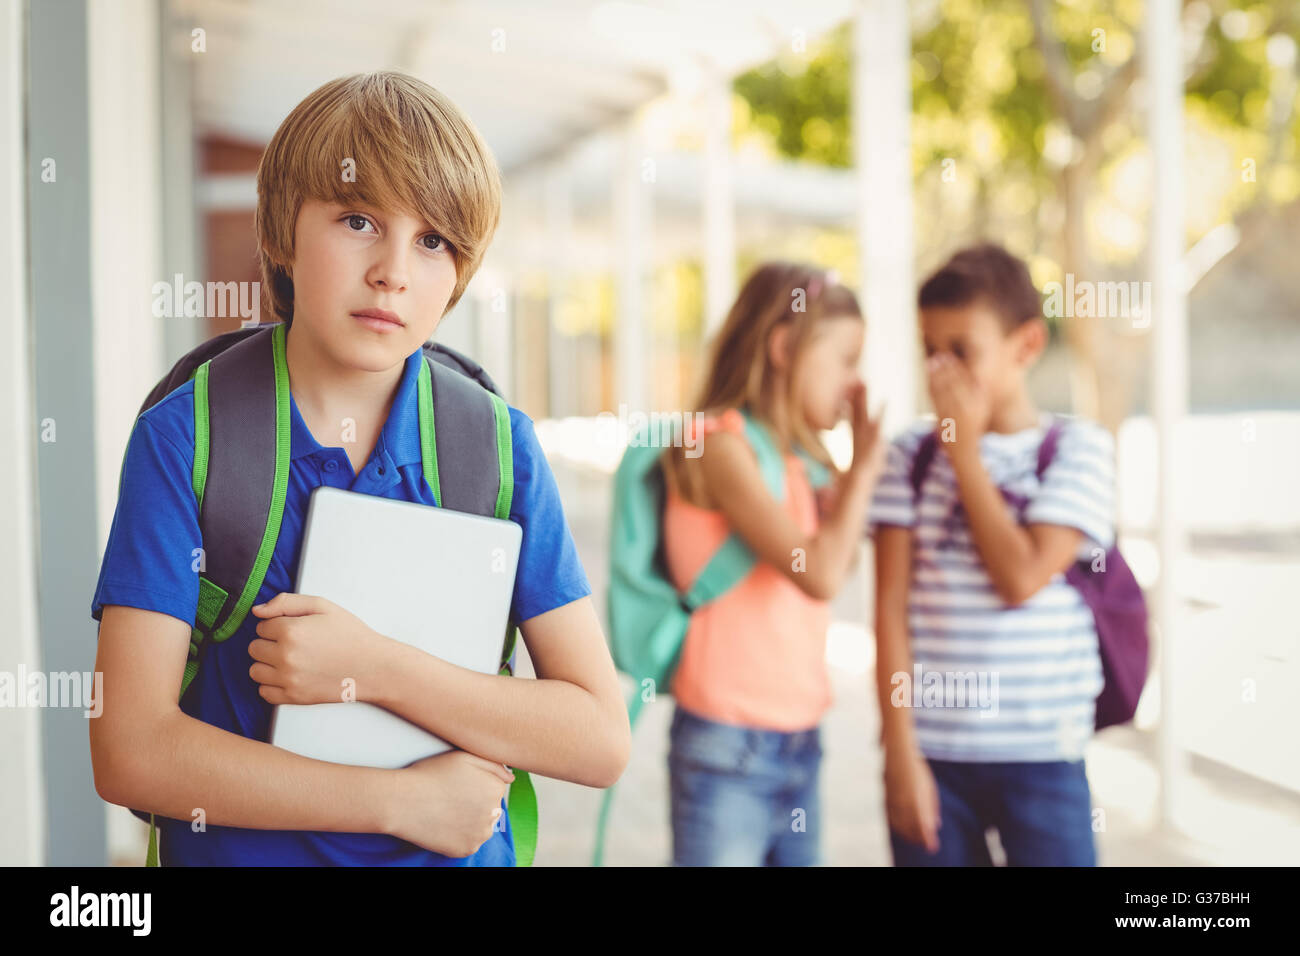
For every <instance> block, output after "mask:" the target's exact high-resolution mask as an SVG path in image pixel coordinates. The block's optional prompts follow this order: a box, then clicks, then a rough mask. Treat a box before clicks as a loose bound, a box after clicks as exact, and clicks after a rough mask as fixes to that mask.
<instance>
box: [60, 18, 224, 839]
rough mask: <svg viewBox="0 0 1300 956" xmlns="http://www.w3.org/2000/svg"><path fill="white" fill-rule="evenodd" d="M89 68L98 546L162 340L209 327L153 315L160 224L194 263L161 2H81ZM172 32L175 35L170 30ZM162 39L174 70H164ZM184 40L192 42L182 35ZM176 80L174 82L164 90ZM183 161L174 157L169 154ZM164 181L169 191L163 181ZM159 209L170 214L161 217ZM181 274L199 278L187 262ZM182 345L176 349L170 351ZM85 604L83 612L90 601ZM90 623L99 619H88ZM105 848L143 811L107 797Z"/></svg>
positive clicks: (130, 834)
mask: <svg viewBox="0 0 1300 956" xmlns="http://www.w3.org/2000/svg"><path fill="white" fill-rule="evenodd" d="M87 23H88V26H89V35H90V37H92V38H93V41H92V42H91V43H90V44H89V45H88V53H89V71H90V144H91V156H92V157H93V159H94V162H93V163H92V164H91V167H90V176H91V203H92V209H91V215H90V220H89V222H90V227H91V230H92V231H91V246H90V250H91V259H90V262H91V289H92V302H93V307H94V349H95V351H94V361H95V441H96V444H97V447H98V449H99V451H98V454H97V455H96V456H95V464H96V469H97V474H96V492H97V500H98V506H97V508H96V516H97V518H98V521H99V542H100V550H99V551H98V552H97V554H102V553H103V545H104V544H105V543H107V540H108V530H109V525H110V523H111V522H112V520H113V512H114V510H115V509H116V506H117V493H118V478H119V475H120V472H121V467H122V456H123V453H124V451H125V449H126V442H127V438H128V437H129V436H130V434H131V429H132V427H133V426H134V424H135V418H136V413H137V412H138V411H139V410H140V403H141V402H142V401H143V400H144V397H145V395H146V394H147V393H148V392H149V389H151V388H152V387H153V385H154V383H155V382H156V381H157V380H158V378H159V377H160V376H161V375H162V374H163V372H164V371H165V368H164V359H165V358H167V356H166V349H167V344H168V343H169V342H170V343H172V347H173V348H175V349H176V350H177V352H179V350H180V349H182V348H185V347H186V346H187V345H188V344H189V343H191V342H195V341H197V340H200V339H202V338H203V337H204V335H205V331H206V330H205V329H204V328H203V327H202V326H201V325H198V324H196V321H195V320H194V319H187V318H185V317H184V316H182V315H172V316H166V317H162V318H157V317H155V316H154V315H153V314H152V304H153V292H152V286H153V284H154V283H155V282H162V281H165V282H170V281H171V273H170V272H166V271H164V269H163V249H164V243H163V239H162V232H161V229H160V226H164V225H165V226H166V227H168V228H174V229H175V230H176V231H175V232H172V233H171V235H172V236H173V237H175V239H176V243H177V244H176V246H175V247H171V245H170V243H169V244H168V251H169V255H171V256H172V257H173V258H172V259H171V263H172V264H173V267H174V268H176V269H194V270H197V260H196V259H195V258H194V255H195V249H194V246H193V242H192V241H187V237H188V239H189V240H192V239H193V235H194V233H193V217H194V209H193V200H192V196H193V193H192V189H193V180H192V175H191V172H192V171H191V169H190V168H189V167H188V166H187V165H186V164H187V163H191V162H192V161H193V147H192V143H191V142H190V140H189V137H190V136H191V135H192V131H191V129H190V124H189V121H188V118H187V117H186V116H185V115H184V114H187V113H188V111H189V109H190V104H189V102H188V93H187V90H188V84H187V83H186V82H185V81H184V80H177V79H176V76H177V75H187V74H188V71H189V68H190V65H189V63H188V62H185V61H181V62H177V57H178V56H179V55H180V54H179V52H178V51H177V50H176V48H175V46H174V45H170V46H169V44H168V43H167V42H165V40H164V38H163V37H161V36H160V5H159V4H157V3H155V2H153V0H126V2H123V3H121V4H114V5H113V9H112V10H111V11H110V10H109V9H107V8H106V7H105V6H103V5H101V4H89V5H88V7H87ZM169 39H170V40H171V41H173V43H174V41H175V40H176V35H175V34H173V35H172V36H171V37H170V38H169ZM160 49H162V50H164V52H163V56H165V57H168V59H167V60H166V61H164V62H169V63H170V65H171V70H170V71H169V77H168V79H167V80H166V81H165V82H164V80H163V78H161V77H160V75H159V63H160V55H159V51H160ZM186 49H188V44H187V45H186ZM172 82H176V83H178V84H179V85H178V88H177V89H174V90H171V91H168V87H169V86H170V84H171V83H172ZM160 89H162V90H163V91H164V92H163V97H164V100H163V101H164V103H165V104H166V110H167V116H168V121H169V122H171V123H175V124H176V125H175V126H174V128H173V129H172V130H171V134H172V135H171V136H170V137H169V139H168V156H170V157H172V159H171V160H170V161H169V163H168V165H167V167H166V168H165V169H164V168H160V165H161V164H160V157H162V155H163V153H162V149H163V137H162V122H161V120H160V117H159V111H158V110H157V109H155V108H142V107H141V104H153V103H157V102H158V97H159V91H160ZM171 162H175V163H177V164H179V166H178V167H177V168H172V167H171V165H170V163H171ZM160 182H161V183H162V184H163V190H165V191H166V197H165V202H164V196H163V195H162V190H160V189H159V183H160ZM164 208H166V216H165V218H164ZM184 275H185V280H186V281H189V280H190V279H200V278H202V277H201V276H200V275H199V274H198V273H197V271H194V272H185V273H184ZM175 357H179V355H176V356H172V358H175ZM87 613H89V611H87ZM86 625H87V628H90V627H93V626H94V622H92V621H90V620H87V622H86ZM106 809H107V812H108V842H109V853H110V859H111V858H115V857H118V856H123V855H125V856H134V855H137V854H139V853H140V852H141V850H142V849H143V847H144V842H143V838H142V834H143V827H142V825H141V824H140V822H139V821H138V820H137V819H136V818H135V817H133V816H131V815H130V814H129V813H127V811H125V810H123V809H122V808H120V807H114V806H111V805H106Z"/></svg>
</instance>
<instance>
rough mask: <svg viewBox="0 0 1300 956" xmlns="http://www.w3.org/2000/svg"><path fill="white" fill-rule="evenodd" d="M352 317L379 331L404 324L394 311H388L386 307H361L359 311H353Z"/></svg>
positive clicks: (397, 327) (398, 327)
mask: <svg viewBox="0 0 1300 956" xmlns="http://www.w3.org/2000/svg"><path fill="white" fill-rule="evenodd" d="M352 317H353V318H354V319H360V320H361V321H362V322H363V323H364V324H365V325H368V326H370V328H372V329H378V330H380V331H384V330H386V329H400V328H402V327H403V326H404V325H405V324H406V323H405V322H403V321H402V319H401V317H400V316H398V315H397V313H396V312H389V311H388V310H386V309H362V310H361V311H359V312H353V313H352Z"/></svg>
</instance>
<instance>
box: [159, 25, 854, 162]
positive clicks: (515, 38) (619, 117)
mask: <svg viewBox="0 0 1300 956" xmlns="http://www.w3.org/2000/svg"><path fill="white" fill-rule="evenodd" d="M172 5H173V11H174V14H175V16H176V20H177V22H178V25H180V26H182V27H183V28H184V29H183V30H181V31H180V33H181V34H182V35H181V36H178V37H176V38H175V40H174V42H175V43H176V44H177V45H178V47H179V49H180V50H184V51H186V52H188V50H189V46H190V44H189V33H190V30H191V29H192V28H193V27H201V28H203V30H204V31H205V33H206V37H205V41H206V52H204V53H202V54H194V56H195V60H194V63H195V85H194V91H195V120H196V126H197V128H198V132H199V133H200V134H219V135H224V136H229V137H233V138H236V139H243V140H247V141H249V142H252V143H264V142H266V141H267V140H268V139H270V137H271V135H272V133H274V131H275V129H276V127H277V125H278V124H279V122H280V121H281V120H282V119H283V118H284V116H285V115H286V114H287V113H288V112H289V110H290V109H292V108H293V106H294V105H295V104H296V103H297V102H298V101H299V100H300V99H302V97H303V96H305V95H306V94H307V93H308V92H310V91H311V90H313V89H315V88H316V87H317V86H319V85H321V84H322V83H325V82H326V81H328V80H330V79H333V78H334V77H337V76H340V75H344V74H348V73H355V72H363V71H366V70H374V69H400V70H403V71H406V72H409V73H412V74H414V75H416V76H419V77H420V78H422V79H424V80H426V81H427V82H429V83H431V84H432V85H433V86H436V87H437V88H438V89H440V90H441V91H443V92H444V93H446V94H447V95H448V96H450V97H451V98H452V99H453V100H454V101H455V102H456V103H457V104H458V105H459V106H460V107H461V108H462V109H464V110H465V111H466V113H468V114H469V116H470V117H471V118H472V119H473V121H474V123H475V124H476V125H477V126H478V127H479V129H480V131H481V132H482V133H483V135H484V137H485V138H486V139H487V141H488V143H489V144H490V145H491V147H492V149H493V150H494V151H495V153H496V155H497V159H498V161H499V162H500V164H501V167H502V170H503V172H504V173H505V174H506V175H507V176H508V175H510V174H512V173H516V172H520V171H522V170H524V169H525V168H527V167H529V166H533V165H536V164H538V163H540V162H543V161H545V160H547V159H548V158H550V157H551V156H553V155H555V154H558V153H562V152H564V151H566V150H568V149H569V148H571V147H572V146H573V145H574V144H576V143H578V142H579V141H581V140H583V139H585V138H587V137H588V136H590V135H591V134H593V133H597V132H601V131H604V130H608V129H612V128H615V127H617V126H618V125H619V124H621V123H622V121H623V120H624V119H625V118H626V117H628V116H629V115H630V114H631V113H633V112H634V111H635V110H636V109H637V108H639V107H640V106H642V105H644V104H646V103H648V102H650V101H651V100H653V99H654V98H656V97H658V96H659V95H661V94H663V93H665V92H668V91H670V90H675V91H679V92H686V93H689V92H691V91H692V90H695V89H697V88H699V87H700V85H701V84H702V82H704V81H705V80H707V79H708V78H709V77H711V76H712V77H731V76H734V75H736V74H737V73H740V72H743V71H744V70H747V69H749V68H751V67H753V66H756V65H758V64H760V63H763V62H766V61H767V60H770V59H772V58H773V57H775V56H777V55H778V54H779V53H781V52H782V51H784V50H789V49H791V48H792V44H793V43H794V42H795V41H796V39H797V38H798V37H799V36H801V35H802V37H804V38H805V39H807V40H808V41H809V42H812V41H814V40H815V39H816V38H817V37H818V36H819V35H821V34H822V33H824V32H825V31H826V30H828V29H830V28H832V27H834V26H835V25H837V24H838V23H841V22H843V21H845V20H846V19H848V17H849V16H850V15H851V14H852V12H853V10H854V7H855V4H854V2H853V0H801V2H799V3H797V4H796V3H790V2H789V0H745V2H744V3H734V2H725V0H660V2H655V3H626V2H592V0H546V2H544V3H538V2H533V0H497V2H492V3H478V2H470V0H379V2H361V3H359V2H355V0H322V2H306V0H257V2H252V0H172Z"/></svg>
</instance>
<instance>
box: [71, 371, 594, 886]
mask: <svg viewBox="0 0 1300 956" xmlns="http://www.w3.org/2000/svg"><path fill="white" fill-rule="evenodd" d="M423 361H424V359H423V357H422V353H421V350H419V349H417V350H416V351H415V352H413V353H411V355H410V356H408V358H407V359H406V364H405V366H404V372H403V375H402V380H401V384H400V386H399V387H398V391H397V395H396V397H395V398H394V400H393V405H392V409H391V411H390V412H389V415H388V419H387V421H385V422H384V427H383V430H382V432H381V434H380V436H379V440H378V441H377V442H376V444H375V449H374V452H373V453H372V454H371V456H370V460H369V462H368V463H367V464H366V466H365V468H363V469H362V471H361V473H360V474H354V473H353V471H352V465H351V462H350V461H349V460H348V456H347V453H346V452H345V451H344V450H343V449H342V448H334V447H323V446H322V445H321V444H320V443H319V442H317V441H316V439H315V438H314V437H313V436H312V434H311V432H310V431H308V429H307V426H306V424H305V423H304V421H303V419H302V416H301V415H300V414H299V412H298V405H297V403H296V402H294V401H292V399H291V402H290V404H291V408H292V426H291V427H292V432H291V446H290V448H291V459H292V460H291V462H290V467H289V487H288V494H287V498H286V500H285V504H284V519H283V521H282V523H281V525H280V536H279V538H278V540H277V541H276V545H275V553H274V555H273V556H272V558H271V564H270V566H269V567H268V568H267V572H266V580H265V582H263V584H262V588H261V590H260V591H258V594H257V601H256V602H255V603H261V602H263V601H269V600H270V599H271V598H272V597H274V596H275V595H276V594H279V593H280V592H282V591H292V590H293V589H294V581H296V580H297V576H298V559H299V555H300V551H301V545H302V537H303V526H304V522H305V519H306V514H307V504H308V500H309V498H310V496H311V492H312V490H313V489H314V488H318V487H320V486H321V485H329V486H331V487H334V488H346V489H349V490H351V491H356V492H361V493H364V494H368V495H378V496H380V497H384V498H394V499H397V500H400V501H417V502H422V503H424V504H427V505H435V504H436V502H435V501H434V497H433V493H432V491H431V490H430V488H429V486H428V483H427V482H426V481H425V480H424V472H423V470H422V467H421V457H420V426H419V404H418V391H417V386H416V381H417V378H418V376H419V372H420V364H421V362H423ZM510 428H511V434H512V436H513V441H514V478H515V487H514V498H513V501H512V503H511V506H510V520H512V521H514V522H515V523H516V524H518V525H519V526H520V527H521V528H522V530H523V536H522V538H523V540H522V544H521V547H520V552H519V567H518V572H517V574H516V577H515V588H514V595H513V598H512V601H511V608H510V618H511V620H512V621H513V622H520V621H527V620H528V619H529V618H532V617H536V616H537V615H539V614H544V613H545V612H547V611H550V610H552V609H554V608H557V607H560V606H561V605H564V604H568V603H569V602H571V601H576V600H577V599H578V598H581V597H585V596H586V595H589V594H590V593H591V587H590V585H589V584H588V582H587V577H586V574H585V572H584V571H583V568H582V564H581V562H580V561H579V559H578V552H577V548H576V547H575V546H574V543H573V536H572V534H571V533H570V531H569V527H568V523H567V522H566V521H565V518H564V512H563V510H562V509H561V507H560V495H559V490H558V489H557V487H556V484H555V476H554V475H553V474H552V473H551V470H550V466H549V465H548V464H547V462H546V458H545V456H544V455H543V454H542V449H541V446H540V445H539V444H538V442H537V436H536V434H535V433H534V431H533V423H532V421H531V420H530V419H529V418H528V416H527V415H525V414H524V413H523V412H521V411H519V410H518V409H516V408H511V409H510ZM193 464H194V385H193V382H188V383H186V384H185V385H182V386H181V387H179V388H177V389H176V390H175V391H173V392H171V393H170V394H168V395H167V397H166V398H164V399H163V400H162V401H160V402H159V403H158V404H156V405H155V406H154V407H153V408H150V409H149V410H148V411H146V412H145V413H144V414H143V415H141V416H140V417H139V419H138V420H137V422H136V425H135V428H134V430H133V431H132V433H131V437H130V440H129V442H128V444H127V451H126V457H125V460H124V462H123V466H122V477H121V485H120V487H119V489H118V501H117V510H116V511H115V512H114V514H113V525H112V530H111V531H110V532H109V537H108V545H107V547H106V548H105V551H104V561H103V564H102V565H101V566H100V571H99V582H98V584H97V586H96V588H95V596H94V598H93V600H92V603H91V612H90V613H91V617H93V618H94V619H95V620H97V621H98V620H99V619H100V616H101V614H102V613H103V608H104V605H106V604H120V605H125V606H127V607H137V608H143V609H145V610H150V611H159V612H161V613H163V614H170V615H171V616H172V617H175V618H179V619H180V620H182V621H184V622H185V623H186V624H188V625H189V626H190V627H193V626H194V621H195V612H196V609H197V607H198V599H199V575H198V572H197V571H195V570H193V567H192V562H193V560H194V558H193V554H194V551H195V549H196V548H200V547H202V544H203V542H202V539H201V535H200V533H199V515H198V505H197V503H196V501H195V498H194V490H193V487H192V472H193ZM258 620H259V619H258V618H257V617H256V616H255V615H253V614H249V615H248V617H247V618H246V619H245V620H244V622H243V624H242V625H240V627H239V629H238V630H237V631H236V632H235V633H234V634H232V635H231V636H230V637H229V638H228V639H227V640H225V641H224V642H222V643H220V644H217V643H213V642H211V641H209V642H208V643H207V644H206V646H205V647H204V648H203V651H202V653H201V656H200V665H199V670H198V674H197V675H196V677H195V678H194V681H193V683H192V684H191V685H190V687H189V689H188V690H187V691H186V693H185V697H184V700H182V702H181V709H182V710H183V711H184V712H185V713H187V714H189V715H190V716H192V717H195V718H197V719H199V720H202V721H206V722H207V723H209V724H213V725H214V726H217V727H221V728H223V729H224V730H229V731H231V732H233V733H237V734H242V735H243V736H245V737H250V738H252V739H254V740H263V741H265V740H267V739H268V731H269V728H270V721H271V713H272V706H273V705H271V704H269V703H267V702H266V701H265V700H263V699H262V697H261V696H260V695H259V694H258V692H257V687H258V685H257V683H256V682H255V681H254V680H253V679H252V678H251V677H249V675H248V669H249V667H250V666H251V665H252V663H253V659H252V658H251V657H249V655H248V645H249V642H250V641H252V640H253V639H254V638H255V637H256V636H257V634H256V628H257V623H258ZM502 809H503V819H505V821H506V824H505V827H504V829H503V830H502V831H501V832H498V833H494V834H493V835H492V837H491V839H489V840H488V841H487V842H486V843H484V844H483V846H482V847H480V848H479V850H478V852H476V853H475V854H473V855H472V856H469V857H465V858H463V859H456V858H451V857H445V856H442V855H441V854H438V853H433V852H431V851H429V850H425V849H423V848H422V847H419V846H417V845H415V844H413V843H409V842H407V841H405V840H401V839H399V838H397V837H395V836H390V835H388V834H383V833H327V832H316V831H308V830H253V829H244V828H240V827H229V826H212V825H208V826H207V828H206V830H205V831H204V832H199V833H196V832H194V831H193V830H192V829H191V821H189V820H171V819H166V818H162V817H159V818H157V820H158V824H159V828H160V861H161V863H162V864H163V865H164V866H205V865H210V866H250V865H252V866H256V865H273V866H323V865H365V866H513V865H514V863H515V852H514V839H513V835H512V833H511V829H510V822H509V819H508V816H506V815H505V814H504V809H505V801H504V800H503V801H502Z"/></svg>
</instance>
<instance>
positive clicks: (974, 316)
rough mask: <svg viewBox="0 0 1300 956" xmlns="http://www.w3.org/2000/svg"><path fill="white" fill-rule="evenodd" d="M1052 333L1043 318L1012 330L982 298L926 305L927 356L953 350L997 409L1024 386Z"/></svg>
mask: <svg viewBox="0 0 1300 956" xmlns="http://www.w3.org/2000/svg"><path fill="white" fill-rule="evenodd" d="M1046 334H1047V333H1046V326H1045V325H1044V324H1043V320H1042V319H1032V320H1030V321H1028V322H1023V323H1021V324H1020V325H1019V326H1017V327H1016V328H1015V329H1013V330H1012V331H1010V332H1008V331H1006V329H1005V328H1004V327H1003V325H1002V320H1001V319H1000V318H999V316H998V314H997V313H996V312H995V311H993V309H991V308H990V307H989V306H988V305H986V304H984V303H983V302H982V301H980V300H976V301H975V302H972V303H970V304H969V305H963V306H942V307H941V306H932V307H930V308H926V309H922V310H921V338H922V340H923V342H924V345H925V357H926V358H927V359H928V358H929V357H930V356H931V355H934V354H935V353H937V352H948V353H950V354H951V355H952V356H953V357H954V358H955V359H957V361H958V362H960V363H961V364H962V366H964V367H965V369H966V371H967V372H969V373H970V375H971V377H972V378H973V379H974V380H975V383H976V384H977V385H978V386H979V387H980V388H981V389H982V390H983V391H984V393H985V394H986V395H988V396H989V399H990V401H991V402H992V407H993V408H995V409H996V408H999V407H1001V406H1003V405H1005V404H1006V403H1007V402H1008V401H1010V400H1012V399H1014V398H1015V397H1016V395H1017V392H1018V390H1020V389H1023V388H1024V377H1025V372H1026V371H1027V370H1028V368H1029V367H1030V366H1031V365H1033V363H1034V361H1035V360H1036V359H1037V358H1038V356H1039V354H1040V353H1041V352H1042V350H1043V346H1044V345H1046V342H1047V338H1046Z"/></svg>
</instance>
